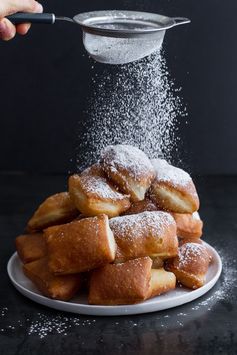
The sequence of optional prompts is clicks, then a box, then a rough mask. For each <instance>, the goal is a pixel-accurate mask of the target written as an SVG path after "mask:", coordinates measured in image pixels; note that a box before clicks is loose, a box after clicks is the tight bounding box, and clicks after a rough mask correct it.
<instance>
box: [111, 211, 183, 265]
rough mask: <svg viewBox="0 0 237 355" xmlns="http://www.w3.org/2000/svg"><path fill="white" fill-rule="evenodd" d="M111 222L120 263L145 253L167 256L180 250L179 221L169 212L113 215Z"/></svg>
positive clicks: (147, 254)
mask: <svg viewBox="0 0 237 355" xmlns="http://www.w3.org/2000/svg"><path fill="white" fill-rule="evenodd" d="M109 223H110V228H111V230H112V231H113V233H114V237H115V241H116V243H117V253H116V258H115V262H116V263H118V262H125V261H126V260H129V259H136V258H140V257H143V256H150V257H156V256H159V257H161V258H162V259H167V258H172V257H174V256H175V255H177V253H178V239H177V236H176V224H175V221H174V219H173V217H172V216H171V215H170V214H169V213H166V212H161V211H154V212H143V213H139V214H132V215H128V216H122V217H115V218H111V219H110V222H109Z"/></svg>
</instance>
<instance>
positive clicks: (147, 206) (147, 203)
mask: <svg viewBox="0 0 237 355" xmlns="http://www.w3.org/2000/svg"><path fill="white" fill-rule="evenodd" d="M146 211H158V208H157V206H156V205H155V204H154V203H153V202H152V201H151V200H149V199H148V198H146V199H145V200H143V201H138V202H134V203H133V204H132V205H131V207H130V208H129V209H128V210H127V211H126V212H125V213H124V215H128V214H137V213H142V212H146Z"/></svg>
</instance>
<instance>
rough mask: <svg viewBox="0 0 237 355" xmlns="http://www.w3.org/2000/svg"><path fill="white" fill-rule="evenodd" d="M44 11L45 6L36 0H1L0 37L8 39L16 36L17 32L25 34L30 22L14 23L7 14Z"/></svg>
mask: <svg viewBox="0 0 237 355" xmlns="http://www.w3.org/2000/svg"><path fill="white" fill-rule="evenodd" d="M21 11H22V12H36V13H39V12H43V7H42V5H41V4H39V3H38V2H37V1H35V0H0V39H3V40H5V41H8V40H10V39H12V38H13V37H15V34H16V33H19V34H20V35H25V34H26V33H27V32H28V31H29V28H30V24H20V25H14V24H12V23H11V22H10V21H9V20H8V19H7V18H5V16H8V15H12V14H14V13H16V12H21Z"/></svg>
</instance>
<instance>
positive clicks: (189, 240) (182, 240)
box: [179, 238, 213, 262]
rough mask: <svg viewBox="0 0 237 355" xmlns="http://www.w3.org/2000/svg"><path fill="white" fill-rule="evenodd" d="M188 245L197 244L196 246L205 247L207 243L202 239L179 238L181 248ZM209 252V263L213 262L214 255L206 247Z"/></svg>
mask: <svg viewBox="0 0 237 355" xmlns="http://www.w3.org/2000/svg"><path fill="white" fill-rule="evenodd" d="M186 243H196V244H202V245H204V246H205V243H204V242H203V240H202V239H200V238H179V246H180V247H181V246H182V245H183V244H186ZM205 248H206V250H207V252H208V255H209V262H211V261H212V258H213V255H212V252H211V250H210V249H209V248H207V247H206V246H205Z"/></svg>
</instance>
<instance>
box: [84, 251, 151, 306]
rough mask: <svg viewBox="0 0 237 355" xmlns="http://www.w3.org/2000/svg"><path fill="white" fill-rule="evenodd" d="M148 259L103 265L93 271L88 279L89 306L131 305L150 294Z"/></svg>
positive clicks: (149, 265)
mask: <svg viewBox="0 0 237 355" xmlns="http://www.w3.org/2000/svg"><path fill="white" fill-rule="evenodd" d="M151 265H152V261H151V259H150V258H148V257H146V258H140V259H136V260H130V261H127V262H126V263H124V264H112V265H105V266H104V267H102V268H100V269H97V270H94V271H93V272H92V275H91V279H90V290H89V299H88V301H89V304H104V305H115V304H133V303H137V302H141V301H143V300H145V299H146V298H147V297H148V296H150V294H151V290H150V279H151Z"/></svg>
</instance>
